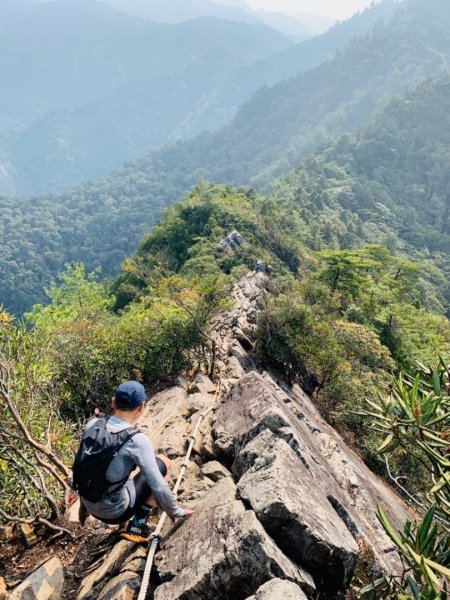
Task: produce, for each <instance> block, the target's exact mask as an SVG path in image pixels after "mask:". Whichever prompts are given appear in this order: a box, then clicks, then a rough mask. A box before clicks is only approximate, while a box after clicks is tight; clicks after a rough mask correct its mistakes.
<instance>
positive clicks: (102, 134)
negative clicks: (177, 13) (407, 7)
mask: <svg viewBox="0 0 450 600" xmlns="http://www.w3.org/2000/svg"><path fill="white" fill-rule="evenodd" d="M82 6H84V9H83V10H81V9H80V8H76V5H75V4H74V3H73V2H71V3H69V4H67V5H66V6H65V7H64V5H61V6H59V7H53V9H52V11H53V12H55V11H54V9H55V8H56V9H57V11H56V12H57V13H58V14H59V15H60V16H59V17H58V18H59V19H62V16H61V15H64V14H67V15H70V14H71V12H74V11H75V12H76V17H77V19H74V21H73V25H72V29H74V27H75V25H76V23H77V22H78V23H79V28H80V35H81V36H86V35H87V34H85V33H84V30H85V28H84V21H89V22H91V21H93V19H91V18H90V15H96V19H95V21H96V22H97V23H98V25H97V29H99V28H101V27H103V30H104V34H103V36H104V37H106V38H108V31H109V30H111V28H112V27H113V24H111V23H110V24H107V23H108V22H111V21H112V20H114V23H117V22H119V23H121V22H122V21H121V19H122V14H121V13H119V12H115V11H112V10H111V9H109V7H108V6H107V5H104V6H100V7H95V6H92V5H91V3H90V2H85V3H84V5H82ZM395 6H396V5H395V3H393V2H390V1H385V2H382V3H380V4H377V5H375V6H374V7H372V8H371V9H369V10H367V11H365V12H363V13H362V14H359V15H357V16H356V17H354V18H352V19H349V20H348V21H345V22H343V23H340V24H338V25H336V26H335V27H333V28H332V29H330V30H329V31H328V32H326V33H325V34H323V35H322V36H317V37H315V38H313V39H311V40H306V41H305V42H302V43H301V44H297V45H295V46H292V45H290V44H289V42H288V41H287V40H285V39H284V38H282V37H281V36H279V34H277V33H276V32H275V31H273V30H267V29H265V28H264V26H260V25H249V24H245V23H229V22H226V21H218V20H213V19H209V20H208V19H206V18H203V19H201V20H196V21H189V22H184V23H180V24H178V25H175V26H171V25H167V24H162V23H150V22H148V23H147V22H145V21H143V20H141V19H138V18H134V17H129V16H128V15H123V25H122V31H121V35H120V42H116V43H114V44H113V45H111V42H108V41H105V42H104V43H103V44H101V45H100V46H98V47H96V50H95V54H94V60H93V61H92V64H88V65H87V67H86V68H84V67H83V65H84V64H86V62H87V61H88V58H89V52H91V51H90V50H89V48H93V47H94V46H93V42H91V41H89V39H90V38H87V40H86V41H84V42H83V44H82V45H81V46H80V47H79V50H78V51H77V52H78V53H74V52H73V50H72V49H73V44H72V43H68V44H66V43H65V41H64V39H63V40H60V41H59V42H58V45H59V46H60V50H59V51H58V56H59V61H58V63H57V64H56V65H53V59H50V58H49V60H47V58H48V57H50V55H51V56H53V55H54V52H53V48H52V47H50V45H49V49H48V51H47V50H45V48H46V46H45V43H46V42H45V36H44V42H43V44H44V46H43V48H44V50H42V43H41V42H40V41H38V40H36V36H37V35H38V32H36V31H34V32H33V31H32V32H31V33H30V35H32V36H34V38H33V37H32V38H31V39H34V40H35V42H33V44H35V45H36V44H38V47H39V48H40V49H41V53H40V54H39V52H36V53H33V54H36V56H34V55H33V56H32V57H30V59H28V58H27V54H26V50H24V47H23V46H24V44H23V43H22V42H20V43H19V42H17V44H18V48H17V53H19V54H20V55H21V56H22V55H23V56H24V59H26V61H25V62H24V64H23V65H22V64H19V65H17V64H16V68H15V69H14V70H13V71H12V73H10V74H9V75H8V71H6V74H5V70H4V68H3V76H2V79H3V82H4V84H5V89H9V93H8V94H7V95H5V96H4V97H3V98H2V97H1V95H0V107H1V109H2V110H1V111H0V115H3V120H5V118H8V117H7V116H8V115H9V120H10V126H9V127H8V123H5V122H3V127H2V120H1V116H0V131H1V129H3V131H4V133H3V134H1V133H0V165H2V171H1V172H0V193H1V192H3V193H8V194H26V195H36V194H39V193H48V192H53V193H58V192H64V191H65V190H67V189H68V188H70V186H71V185H73V184H74V183H78V182H80V181H83V180H86V179H97V178H98V177H101V176H104V175H106V174H107V173H108V172H110V171H111V170H112V169H113V168H115V167H119V166H120V165H121V164H122V163H123V162H124V161H127V160H131V159H134V158H137V157H139V156H142V155H143V154H145V153H146V152H148V151H149V150H150V149H151V148H154V147H158V146H161V145H163V144H167V143H168V142H175V141H177V140H179V139H187V138H190V137H192V136H194V135H195V134H197V133H199V132H200V131H202V130H205V129H209V130H214V129H217V128H218V127H220V126H222V125H224V124H226V123H227V122H229V121H230V120H231V118H232V117H233V116H234V115H235V113H236V111H237V109H238V107H239V105H240V104H242V103H243V102H245V101H246V100H247V99H248V98H249V97H250V95H251V94H252V93H253V92H254V91H255V90H256V89H257V88H258V87H260V86H263V85H273V84H274V83H277V82H279V81H280V80H281V79H283V78H285V77H292V76H293V75H296V74H297V73H298V72H299V71H304V70H307V69H310V68H312V67H315V66H317V65H318V64H319V63H320V62H322V61H324V60H326V59H329V58H332V57H333V55H334V53H335V52H336V51H337V50H339V49H340V48H343V47H344V46H345V44H346V43H347V42H348V41H349V40H350V39H351V38H352V37H354V36H355V35H359V34H361V33H364V32H366V31H368V30H369V29H370V27H371V26H372V25H373V24H374V23H375V22H376V21H377V20H378V19H380V18H382V17H385V16H387V15H389V14H391V13H392V12H393V11H394V8H395ZM64 9H65V11H66V12H65V13H64ZM48 10H49V9H48V7H47V9H46V11H45V13H44V14H47V13H48ZM83 14H84V15H85V16H84V17H83ZM54 18H56V17H54ZM41 20H42V17H41ZM77 20H78V21H77ZM35 21H36V19H32V20H30V27H31V28H32V26H33V22H35ZM102 23H104V24H103V25H102ZM44 24H45V20H44ZM91 26H92V25H91ZM114 27H117V24H115V25H114ZM108 28H109V29H108ZM53 29H54V28H52V30H53ZM56 29H57V30H58V31H59V30H60V31H61V35H62V36H64V31H65V28H64V26H63V23H60V24H59V25H58V26H57V27H56ZM44 31H45V29H44ZM266 33H267V35H266ZM53 35H54V34H53V33H52V32H49V39H52V36H53ZM149 35H150V36H151V38H152V39H150V40H149V39H148V36H149ZM28 36H29V32H28V30H26V31H25V32H24V35H23V36H21V37H24V38H25V39H27V38H28ZM93 36H94V38H95V28H94V30H93ZM110 37H111V38H113V39H115V38H117V36H116V34H111V36H110ZM221 38H222V40H223V41H222V45H221V42H220V39H221ZM82 39H83V38H82ZM226 39H228V40H229V42H226ZM1 44H2V42H1V41H0V49H1ZM13 47H14V46H13ZM124 47H126V48H127V52H126V53H125V55H124V56H123V54H124V53H123V50H122V48H124ZM25 48H26V44H25ZM214 48H216V51H214V50H213V49H214ZM180 49H183V55H180ZM143 50H145V52H146V54H148V55H150V56H151V60H150V61H148V60H147V59H146V56H145V55H143ZM277 50H280V51H277ZM92 52H94V51H93V50H92ZM10 54H11V52H10ZM12 55H14V54H12ZM191 57H192V60H191ZM39 61H41V62H43V66H41V65H40V62H39ZM49 65H50V66H49ZM67 65H69V67H70V68H69V69H67ZM55 69H59V70H60V74H58V76H57V77H56V78H55V79H56V84H55V83H52V87H51V88H50V93H47V88H48V86H47V80H48V79H49V78H54V72H55ZM64 70H66V72H64ZM17 72H21V73H23V75H24V76H25V81H26V82H27V81H30V82H32V84H33V85H32V88H30V89H29V90H28V89H27V88H26V87H25V89H24V85H25V86H26V84H24V83H22V82H20V87H19V88H18V90H17V93H16V95H14V90H15V89H16V88H17V86H18V85H19V83H18V82H17V83H15V79H14V78H15V77H16V73H17ZM47 72H48V75H46V73H47ZM84 72H86V73H91V76H90V79H89V80H83V79H82V78H80V74H82V73H84ZM0 73H2V58H1V56H0ZM36 73H39V74H40V76H39V79H38V80H36ZM71 73H73V76H72V75H71ZM8 78H9V80H8ZM8 81H9V82H8ZM111 82H112V84H113V85H112V86H111ZM84 90H86V92H85V91H84ZM24 97H25V98H29V100H30V101H29V102H28V103H27V104H24V103H23V100H22V99H23V98H24ZM180 98H182V99H183V101H182V102H180ZM45 108H46V110H45ZM21 123H22V125H21Z"/></svg>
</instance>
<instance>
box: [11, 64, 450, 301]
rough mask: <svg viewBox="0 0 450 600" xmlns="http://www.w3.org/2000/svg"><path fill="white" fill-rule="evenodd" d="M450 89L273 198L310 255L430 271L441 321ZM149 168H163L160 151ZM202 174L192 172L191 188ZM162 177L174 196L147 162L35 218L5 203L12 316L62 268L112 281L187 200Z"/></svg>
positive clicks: (281, 184) (42, 205)
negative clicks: (169, 210)
mask: <svg viewBox="0 0 450 600" xmlns="http://www.w3.org/2000/svg"><path fill="white" fill-rule="evenodd" d="M449 84H450V79H449V77H448V76H447V75H446V76H443V77H441V78H438V79H437V80H429V81H427V82H426V83H424V84H422V85H420V86H418V87H417V88H413V89H411V91H409V92H408V93H407V94H406V95H405V96H401V97H399V98H397V99H395V100H393V101H392V103H391V104H390V105H389V106H388V107H387V108H386V109H385V110H384V111H383V112H381V113H380V115H379V116H378V118H377V120H376V122H375V123H374V124H373V125H372V126H370V127H368V128H367V129H363V130H362V131H361V132H360V133H359V134H358V136H356V137H351V136H345V137H343V138H342V139H340V140H339V141H337V142H335V143H333V144H331V145H329V146H327V147H325V148H324V149H322V150H321V151H319V152H318V153H317V154H316V155H315V156H314V157H312V158H311V159H309V160H308V161H306V162H305V163H304V165H303V166H302V167H301V168H300V169H299V170H298V171H297V172H294V173H292V174H290V175H287V176H285V177H283V178H281V179H280V180H279V181H278V182H277V183H276V184H275V187H274V192H273V193H272V194H271V195H270V196H269V200H270V202H271V203H272V204H273V205H274V206H287V207H288V208H289V211H290V213H291V214H293V213H295V214H296V215H298V218H301V219H302V220H303V221H304V222H305V223H306V224H310V225H311V226H310V227H309V229H308V230H307V233H304V234H303V236H304V237H305V244H307V245H308V247H310V248H311V249H315V250H319V249H323V248H326V247H332V248H350V247H357V246H359V245H361V243H363V242H364V241H367V242H382V243H384V244H386V245H387V246H388V247H389V248H390V249H391V250H392V251H393V252H396V253H403V254H405V255H406V256H412V257H415V258H416V259H417V260H421V261H423V263H424V265H425V266H426V276H425V277H424V279H423V286H424V290H425V288H428V291H427V294H426V296H427V303H428V306H429V307H430V308H433V309H434V310H436V311H438V312H445V311H447V310H448V302H449V292H448V277H447V274H448V272H449V266H448V264H449V242H448V225H446V223H448V206H449V199H448V195H447V187H446V185H447V184H446V181H447V179H446V178H447V169H446V167H445V164H446V160H447V155H448V139H447V138H448V131H449V127H450V123H448V120H449V118H450V117H449V115H450V106H449V102H450V100H449V98H450V95H449V94H448V86H449ZM447 123H448V126H446V124H447ZM411 141H413V142H414V143H411ZM154 160H155V161H157V160H160V161H161V162H160V163H159V165H160V169H161V168H162V166H163V164H164V153H162V156H158V155H157V156H155V158H154ZM374 161H376V165H377V166H376V167H374V164H375V163H374ZM160 169H158V170H157V171H159V172H161V170H160ZM201 175H202V172H198V171H195V169H193V170H192V173H191V175H190V179H189V181H190V183H191V184H192V185H193V184H194V183H195V180H196V179H198V177H200V176H201ZM166 176H167V181H170V186H169V184H168V183H167V184H166V185H164V184H163V182H158V179H157V178H156V176H155V171H154V170H151V169H150V165H149V163H148V162H146V161H142V162H140V163H136V164H133V165H130V166H129V167H128V168H126V169H125V170H124V171H123V172H121V173H117V174H115V175H113V176H112V177H111V178H109V179H107V180H105V181H103V182H99V183H97V184H95V185H94V184H91V185H86V186H84V187H82V188H79V189H77V190H75V191H74V192H73V193H72V194H70V195H67V196H65V197H60V198H57V199H53V198H48V199H45V198H37V199H35V200H34V201H33V206H32V207H30V208H29V207H28V205H29V202H28V201H25V200H24V201H22V202H19V201H17V200H16V199H10V198H6V197H4V198H1V199H0V203H1V207H2V213H3V215H4V218H3V221H2V224H1V227H2V237H3V245H2V250H1V252H2V256H3V260H2V263H1V267H0V268H1V269H2V280H3V282H4V286H3V290H2V298H1V300H2V302H4V304H5V306H6V307H8V308H9V309H10V310H15V311H17V312H20V311H23V310H25V309H26V308H28V307H29V306H30V304H31V302H33V301H36V300H38V299H42V300H44V298H45V297H44V296H43V293H42V288H43V287H44V286H45V285H48V282H49V281H50V280H51V278H52V276H54V274H55V273H57V272H58V271H59V270H61V269H62V268H63V265H64V263H65V262H70V261H77V260H82V261H83V262H85V263H86V265H87V268H88V269H89V270H91V269H94V268H96V267H98V266H101V267H102V268H103V272H104V273H105V274H110V273H114V271H115V270H116V269H117V266H118V265H119V263H120V262H121V260H122V259H123V257H124V256H125V255H127V253H129V251H130V247H131V248H132V247H133V244H136V243H137V241H138V240H139V238H140V237H141V236H142V235H143V234H144V233H145V232H146V231H147V230H148V228H149V226H151V225H153V224H154V222H155V220H156V218H157V216H158V214H159V211H161V209H162V208H164V206H165V204H166V203H167V198H169V199H170V200H176V199H177V198H179V197H180V196H181V195H182V191H181V190H182V187H183V184H182V180H181V177H178V178H177V173H176V172H173V173H169V172H168V173H167V174H166ZM143 215H147V217H146V219H144V218H143ZM38 248H39V250H38Z"/></svg>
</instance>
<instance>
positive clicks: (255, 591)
mask: <svg viewBox="0 0 450 600" xmlns="http://www.w3.org/2000/svg"><path fill="white" fill-rule="evenodd" d="M268 289H269V281H268V280H267V279H266V277H265V276H264V275H263V274H249V275H247V276H246V277H243V278H242V279H241V280H240V281H239V282H238V283H237V284H236V285H235V287H234V289H233V293H232V296H233V301H234V304H233V306H232V308H231V309H230V310H229V311H227V312H224V313H223V314H221V315H220V316H219V317H218V318H217V319H216V320H215V322H214V324H213V330H212V336H213V337H214V339H215V340H216V343H217V347H218V363H217V364H218V371H219V374H220V377H221V379H220V386H221V387H220V394H216V384H214V383H213V382H212V381H211V380H210V379H209V378H208V377H206V376H205V375H202V374H199V375H197V377H196V379H195V380H194V381H193V382H190V381H187V380H185V379H182V378H180V379H179V380H178V381H177V385H176V386H174V387H172V388H170V389H166V390H164V391H163V392H160V393H159V394H156V395H155V396H154V397H153V398H152V401H151V402H150V403H149V404H150V405H149V406H148V408H147V410H146V414H145V416H144V417H143V420H142V423H141V425H140V426H141V428H142V430H144V431H145V432H146V433H147V434H148V435H149V437H150V439H151V440H152V443H153V445H154V447H155V449H156V450H157V451H158V452H162V453H165V454H167V455H168V456H169V457H170V458H171V459H172V460H173V462H174V479H175V478H176V477H177V472H178V469H179V466H180V465H181V463H182V462H183V458H184V455H185V452H186V449H187V445H188V438H189V434H190V431H191V430H192V428H193V426H194V424H195V423H196V422H197V420H198V418H199V415H200V414H201V413H202V411H204V410H205V409H207V408H209V407H211V406H213V411H211V412H210V413H209V416H208V418H207V419H206V420H205V421H204V422H203V423H202V426H201V428H200V433H199V436H198V437H197V440H196V443H195V446H194V451H193V456H192V460H191V462H190V466H189V469H188V471H187V472H186V477H185V480H184V482H183V484H182V487H181V489H180V495H179V502H180V504H181V505H183V506H188V507H192V508H194V509H195V512H194V514H193V515H192V517H190V518H189V520H187V521H184V522H180V523H177V525H175V526H173V527H172V526H170V525H169V526H168V527H167V529H166V531H165V536H164V537H163V539H162V545H161V549H160V551H159V552H158V554H157V555H156V560H155V566H154V571H153V572H152V576H151V585H150V588H149V593H148V596H147V597H148V598H154V600H177V599H180V600H181V599H183V600H194V599H195V600H198V599H204V600H209V599H211V600H212V599H214V600H217V599H218V600H228V599H230V600H231V599H232V600H278V599H279V598H284V599H285V600H291V599H292V600H294V599H299V600H305V599H309V600H313V599H315V598H322V599H330V600H331V599H335V598H346V597H347V598H350V597H354V596H351V595H349V586H350V583H351V585H352V586H353V587H354V585H355V581H352V577H353V575H354V573H355V570H357V572H358V573H359V572H360V571H364V572H365V574H366V576H369V577H370V576H371V575H373V576H375V575H376V574H377V573H378V572H379V571H380V570H381V569H383V570H388V571H389V572H391V573H395V572H396V571H397V570H400V568H401V565H400V560H399V556H398V555H397V553H396V551H395V549H394V547H393V545H392V543H391V542H390V540H389V538H388V537H387V536H386V535H385V533H384V531H383V529H382V527H381V526H380V524H379V523H378V520H377V518H376V514H375V511H376V506H377V504H382V506H383V508H384V510H385V512H386V513H387V514H388V516H389V517H390V519H391V521H392V522H393V524H394V525H398V526H400V524H401V523H402V522H403V521H404V520H405V519H406V518H407V516H408V509H407V507H406V506H405V505H404V504H403V502H402V501H401V500H400V499H399V498H398V497H397V496H396V495H395V494H394V493H393V491H392V490H391V489H390V488H389V487H387V486H386V485H385V484H384V483H383V482H382V481H381V480H380V479H378V478H377V477H376V476H375V475H373V473H371V471H370V470H369V469H368V468H367V467H366V466H365V465H364V463H363V462H362V461H361V459H360V458H359V457H358V456H357V455H356V454H355V453H354V452H353V451H352V450H351V449H350V448H349V447H348V446H347V445H346V444H345V442H344V441H343V440H342V438H341V437H340V436H339V435H338V434H337V433H336V431H334V429H333V428H332V427H330V426H329V425H328V424H327V423H326V421H325V420H324V419H323V418H322V417H321V415H320V414H319V412H318V410H317V408H316V406H315V405H314V403H313V401H312V400H311V398H309V397H308V396H307V395H306V394H305V393H304V392H303V391H302V390H301V389H300V388H299V387H298V386H293V387H292V388H290V387H287V386H286V385H284V384H283V382H281V383H280V382H278V381H277V380H276V378H275V377H274V376H272V375H271V374H270V373H269V372H266V371H264V372H258V371H257V370H256V367H255V364H254V362H253V360H252V357H251V352H252V349H253V345H254V339H255V331H256V327H257V319H258V310H260V309H261V308H262V307H263V306H264V305H265V302H266V299H267V295H268V293H269V292H268ZM72 518H76V517H75V516H74V510H72ZM115 536H116V537H115ZM116 539H117V533H114V532H113V530H112V528H110V527H107V526H104V525H99V526H98V527H97V528H96V529H94V531H93V533H91V535H90V536H89V538H88V539H87V541H86V544H87V545H89V544H90V546H89V547H91V548H96V547H97V546H98V545H100V544H101V543H104V541H105V540H110V542H108V544H107V546H106V547H107V549H108V551H107V553H106V554H104V556H102V557H101V558H100V559H98V558H97V559H96V561H94V560H93V561H91V564H89V560H86V561H85V566H84V569H85V572H84V576H83V577H82V578H81V580H80V582H79V586H78V590H77V591H76V593H75V592H73V593H72V592H71V591H69V587H68V584H67V582H66V587H65V589H64V591H63V592H62V593H61V592H58V591H56V592H54V595H51V593H49V595H41V596H39V600H46V599H47V598H67V599H70V598H76V600H94V599H98V600H133V599H135V598H137V594H138V589H139V587H140V583H141V575H142V572H143V569H144V564H145V554H146V549H144V548H142V547H139V548H137V547H136V546H135V545H133V544H130V543H129V542H126V541H124V540H121V541H117V543H114V542H116ZM85 552H86V550H85ZM76 575H78V576H80V573H78V574H76ZM73 581H74V579H73V578H72V584H73ZM356 583H357V582H356ZM73 589H74V588H73V587H72V588H70V590H73ZM58 594H59V595H58ZM68 594H69V595H68ZM25 597H26V598H28V597H30V598H31V597H32V596H25V595H22V596H20V595H18V596H17V598H18V599H20V598H22V599H25Z"/></svg>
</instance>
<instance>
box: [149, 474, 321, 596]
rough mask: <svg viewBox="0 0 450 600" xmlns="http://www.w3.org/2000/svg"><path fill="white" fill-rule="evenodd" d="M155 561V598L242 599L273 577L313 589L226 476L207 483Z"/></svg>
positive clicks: (305, 574)
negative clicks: (209, 485) (157, 580)
mask: <svg viewBox="0 0 450 600" xmlns="http://www.w3.org/2000/svg"><path fill="white" fill-rule="evenodd" d="M156 565H157V570H158V573H159V576H160V578H161V580H162V581H163V584H162V585H160V586H159V587H158V588H157V589H156V591H155V596H154V598H155V600H176V599H179V598H184V599H185V600H194V599H198V598H202V600H210V599H211V600H213V599H217V600H227V599H229V598H233V600H244V599H245V598H246V597H247V596H248V595H249V593H252V592H253V591H254V590H255V589H257V588H258V587H259V586H260V585H262V584H263V583H264V582H265V581H268V580H269V579H272V578H274V577H280V578H283V579H289V580H292V581H295V582H296V583H297V584H298V585H299V586H301V587H302V588H303V589H305V590H308V591H310V592H312V591H313V590H314V583H313V580H312V578H311V576H310V575H309V574H308V573H307V572H306V571H304V570H303V569H301V568H300V567H298V566H297V565H295V564H294V563H293V562H292V561H290V560H289V559H288V558H287V557H286V556H284V555H283V553H282V552H281V551H280V550H279V548H277V546H276V545H275V544H274V542H273V541H272V540H271V538H270V537H269V536H268V534H267V533H266V531H265V530H264V528H263V527H262V525H261V523H260V522H259V521H258V519H257V518H256V515H255V513H254V512H253V511H251V510H246V509H245V507H244V505H243V504H242V502H240V501H238V500H236V488H235V485H234V484H233V482H232V481H231V480H230V479H229V478H225V479H222V480H221V481H219V482H218V483H217V484H216V485H215V486H214V487H213V488H211V490H209V491H208V492H207V494H206V495H205V496H204V497H203V498H202V500H201V501H200V502H199V504H198V506H197V507H196V511H195V513H194V515H192V517H190V518H189V520H188V521H187V522H185V523H183V524H182V525H181V527H180V528H179V529H178V530H177V531H175V533H174V534H173V535H172V536H171V537H170V538H169V539H168V540H167V541H166V542H165V543H164V546H163V548H162V551H161V552H160V553H159V554H158V555H157V558H156Z"/></svg>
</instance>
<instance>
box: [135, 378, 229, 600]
mask: <svg viewBox="0 0 450 600" xmlns="http://www.w3.org/2000/svg"><path fill="white" fill-rule="evenodd" d="M221 384H222V380H220V381H219V384H218V386H217V389H216V394H215V396H214V400H215V402H214V405H213V406H211V407H210V408H208V409H207V410H205V411H204V412H203V413H202V414H201V415H200V417H199V419H198V421H197V423H196V425H195V427H194V430H193V432H192V434H191V435H190V436H189V439H190V440H191V441H190V443H189V447H188V449H187V452H186V455H185V457H184V461H183V463H182V465H181V467H180V473H179V475H178V478H177V481H176V483H175V487H174V488H173V490H172V493H173V495H174V496H175V498H176V497H177V494H178V490H179V488H180V485H181V482H182V480H183V477H184V474H185V472H186V469H187V468H188V466H189V459H190V456H191V452H192V449H193V447H194V444H195V440H196V437H197V434H198V430H199V429H200V425H201V423H202V421H203V419H204V418H205V417H207V416H208V414H209V413H210V412H211V411H212V410H213V409H214V408H215V404H216V401H217V398H218V396H219V392H220V387H221ZM166 518H167V513H165V512H163V514H162V515H161V517H160V519H159V521H158V525H157V526H156V529H155V531H154V532H153V533H152V536H151V537H152V541H151V543H150V548H149V551H148V554H147V560H146V563H145V569H144V573H143V574H142V583H141V589H140V590H139V596H138V597H137V600H145V598H146V596H147V591H148V586H149V583H150V573H151V571H152V567H153V560H154V557H155V554H156V550H157V548H158V544H159V540H160V538H161V531H162V528H163V527H164V523H165V521H166Z"/></svg>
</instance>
